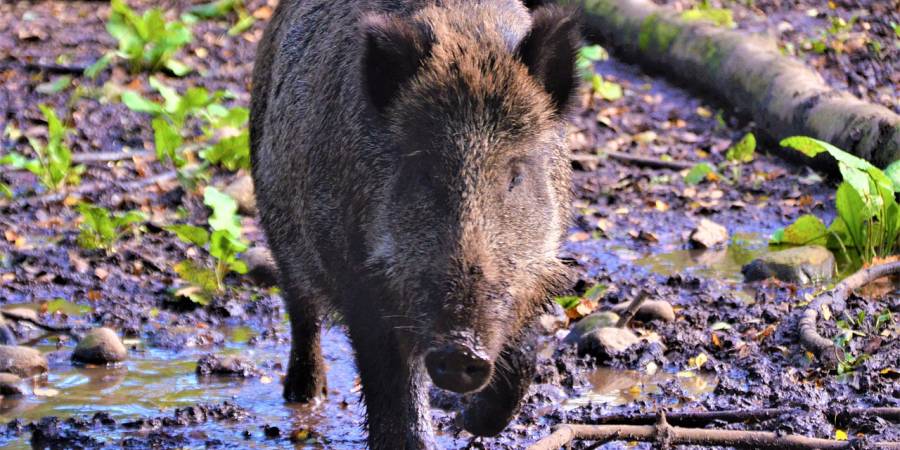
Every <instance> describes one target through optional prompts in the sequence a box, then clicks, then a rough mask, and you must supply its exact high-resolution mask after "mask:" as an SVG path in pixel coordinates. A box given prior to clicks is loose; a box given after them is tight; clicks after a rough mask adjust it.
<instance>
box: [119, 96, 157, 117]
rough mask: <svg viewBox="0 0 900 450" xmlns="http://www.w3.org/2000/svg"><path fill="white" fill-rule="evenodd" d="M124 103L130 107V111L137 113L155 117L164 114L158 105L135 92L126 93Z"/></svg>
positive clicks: (123, 97) (123, 98)
mask: <svg viewBox="0 0 900 450" xmlns="http://www.w3.org/2000/svg"><path fill="white" fill-rule="evenodd" d="M122 103H124V104H125V106H127V107H128V109H130V110H132V111H135V112H143V113H150V114H153V115H158V114H162V113H163V112H165V111H163V108H162V106H160V105H159V104H158V103H155V102H151V101H150V100H147V99H145V98H144V97H141V95H140V94H138V93H137V92H134V91H125V92H123V93H122Z"/></svg>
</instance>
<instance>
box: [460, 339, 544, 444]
mask: <svg viewBox="0 0 900 450" xmlns="http://www.w3.org/2000/svg"><path fill="white" fill-rule="evenodd" d="M536 343H537V333H535V332H534V331H532V330H529V329H526V330H523V331H522V332H521V335H520V336H518V337H517V338H515V339H511V340H510V342H508V343H507V344H506V346H505V347H504V348H503V351H502V352H501V353H500V356H499V357H498V358H497V361H496V362H495V363H494V375H493V377H492V378H491V382H490V384H488V385H487V386H486V387H485V388H484V389H482V390H481V391H479V392H478V393H476V394H474V395H473V396H472V397H471V398H470V399H469V403H468V405H466V407H465V409H464V410H463V412H462V417H461V418H462V426H463V428H465V429H466V431H468V432H470V433H472V434H474V435H476V436H494V435H497V434H498V433H500V432H501V431H503V429H504V428H506V425H507V424H508V423H509V421H510V420H512V418H513V417H515V415H516V413H518V412H519V406H520V404H521V402H522V397H524V396H525V393H526V392H528V387H529V386H530V385H531V380H532V379H534V373H535V364H536V361H537V356H536V353H537V351H536V349H535V346H536Z"/></svg>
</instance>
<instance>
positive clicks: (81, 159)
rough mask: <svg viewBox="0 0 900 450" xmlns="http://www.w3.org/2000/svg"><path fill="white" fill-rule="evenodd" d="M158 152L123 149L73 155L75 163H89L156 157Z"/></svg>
mask: <svg viewBox="0 0 900 450" xmlns="http://www.w3.org/2000/svg"><path fill="white" fill-rule="evenodd" d="M155 155H156V153H155V152H152V151H150V150H144V151H139V152H123V151H113V152H96V153H75V154H73V155H72V162H73V163H88V162H113V161H122V160H125V159H131V158H141V159H148V158H153V157H155Z"/></svg>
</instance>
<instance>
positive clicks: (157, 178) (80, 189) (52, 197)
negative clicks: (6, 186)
mask: <svg viewBox="0 0 900 450" xmlns="http://www.w3.org/2000/svg"><path fill="white" fill-rule="evenodd" d="M177 176H178V173H177V172H176V171H174V170H171V171H168V172H163V173H160V174H158V175H154V176H152V177H149V178H144V179H140V180H137V181H131V182H127V183H117V182H99V181H98V182H94V183H84V184H81V185H79V186H76V187H74V188H72V189H69V190H66V191H61V192H51V193H48V194H44V195H38V196H35V197H25V198H20V199H16V200H13V201H11V202H8V203H6V204H4V203H3V202H0V208H4V207H5V208H21V207H23V206H36V205H47V204H51V203H57V202H61V201H63V200H65V199H66V197H68V196H70V195H80V194H85V193H88V192H102V191H107V190H109V189H111V188H113V187H116V186H119V187H120V188H121V190H124V191H134V190H138V189H143V188H145V187H147V186H150V185H153V184H157V183H163V182H166V181H169V180H174V179H175V178H176V177H177Z"/></svg>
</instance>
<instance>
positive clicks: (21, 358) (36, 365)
mask: <svg viewBox="0 0 900 450" xmlns="http://www.w3.org/2000/svg"><path fill="white" fill-rule="evenodd" d="M0 372H9V373H12V374H15V375H18V376H20V377H23V378H28V377H33V376H35V375H39V374H42V373H45V372H47V359H46V358H44V355H42V354H41V352H39V351H37V350H35V349H33V348H28V347H21V346H14V345H0Z"/></svg>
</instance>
